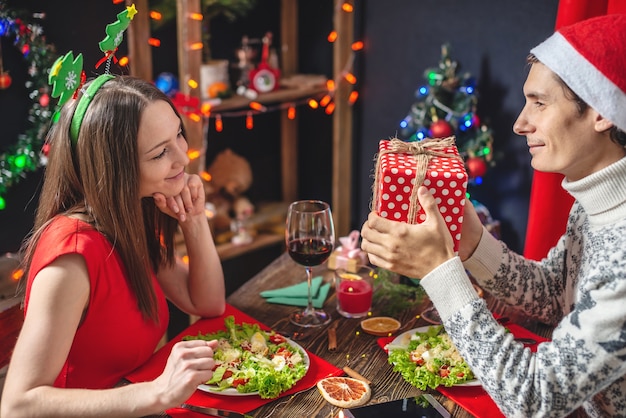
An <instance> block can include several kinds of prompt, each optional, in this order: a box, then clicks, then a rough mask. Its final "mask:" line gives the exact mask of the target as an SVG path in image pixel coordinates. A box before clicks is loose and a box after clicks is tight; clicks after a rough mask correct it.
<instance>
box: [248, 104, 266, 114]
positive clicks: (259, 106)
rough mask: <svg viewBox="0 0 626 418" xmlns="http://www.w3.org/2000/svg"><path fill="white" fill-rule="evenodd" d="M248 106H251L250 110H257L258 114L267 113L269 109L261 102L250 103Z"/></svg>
mask: <svg viewBox="0 0 626 418" xmlns="http://www.w3.org/2000/svg"><path fill="white" fill-rule="evenodd" d="M248 106H250V109H252V110H256V111H258V112H265V111H267V108H266V107H265V106H263V105H262V104H261V103H259V102H250V104H249V105H248Z"/></svg>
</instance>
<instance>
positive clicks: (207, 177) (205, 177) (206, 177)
mask: <svg viewBox="0 0 626 418" xmlns="http://www.w3.org/2000/svg"><path fill="white" fill-rule="evenodd" d="M200 177H202V180H204V181H206V182H209V181H211V180H212V179H213V176H212V175H211V173H209V172H208V171H201V172H200Z"/></svg>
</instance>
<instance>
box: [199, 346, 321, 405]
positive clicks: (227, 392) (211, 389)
mask: <svg viewBox="0 0 626 418" xmlns="http://www.w3.org/2000/svg"><path fill="white" fill-rule="evenodd" d="M285 340H286V341H287V343H288V344H289V345H290V346H291V347H293V348H294V349H296V350H300V353H302V357H303V361H304V367H305V370H306V371H305V373H304V375H306V373H307V372H308V371H309V366H310V363H311V359H310V358H309V355H308V354H307V352H306V350H305V349H304V348H303V347H302V346H301V345H300V344H298V343H296V342H294V341H293V340H290V339H289V338H285ZM304 375H303V376H302V377H304ZM300 379H301V378H300ZM298 380H299V379H298ZM295 383H297V381H296V382H295ZM198 389H199V390H201V391H203V392H208V393H212V394H217V395H224V396H251V395H256V396H258V395H259V391H254V392H239V391H238V390H237V389H235V388H234V387H231V388H227V389H220V388H219V386H217V385H207V384H203V385H199V386H198Z"/></svg>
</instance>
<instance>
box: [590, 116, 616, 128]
mask: <svg viewBox="0 0 626 418" xmlns="http://www.w3.org/2000/svg"><path fill="white" fill-rule="evenodd" d="M613 126H615V125H614V124H613V122H611V121H610V120H608V119H607V118H605V117H604V116H602V115H601V114H599V113H597V114H596V121H595V124H594V128H595V130H596V132H604V131H607V130H609V129H611V128H612V127H613Z"/></svg>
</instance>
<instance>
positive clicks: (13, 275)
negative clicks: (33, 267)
mask: <svg viewBox="0 0 626 418" xmlns="http://www.w3.org/2000/svg"><path fill="white" fill-rule="evenodd" d="M22 276H24V270H23V269H17V270H13V273H11V279H13V280H14V281H16V282H17V281H19V280H20V279H21V278H22Z"/></svg>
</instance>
